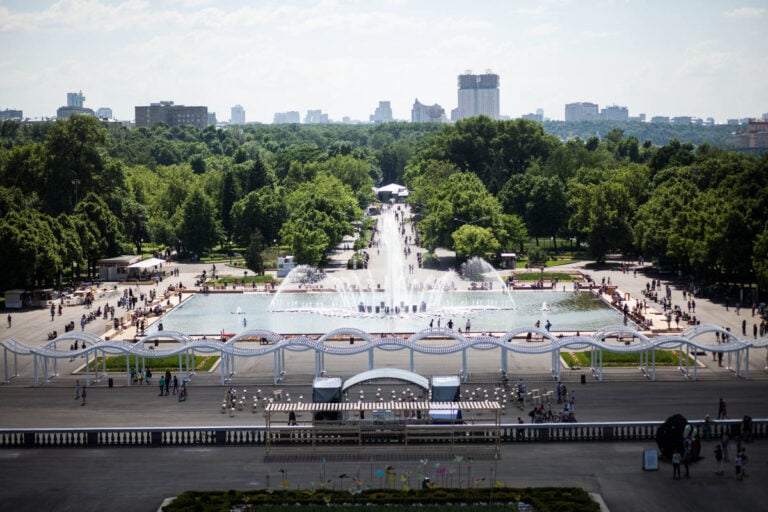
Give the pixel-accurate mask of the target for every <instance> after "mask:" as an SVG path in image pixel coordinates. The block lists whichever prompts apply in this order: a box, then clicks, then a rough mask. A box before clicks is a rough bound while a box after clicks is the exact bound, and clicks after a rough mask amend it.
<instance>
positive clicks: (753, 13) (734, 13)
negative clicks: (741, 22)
mask: <svg viewBox="0 0 768 512" xmlns="http://www.w3.org/2000/svg"><path fill="white" fill-rule="evenodd" d="M765 12H766V9H764V8H762V7H739V8H738V9H733V10H731V11H726V13H725V17H726V18H760V17H762V16H763V14H765Z"/></svg>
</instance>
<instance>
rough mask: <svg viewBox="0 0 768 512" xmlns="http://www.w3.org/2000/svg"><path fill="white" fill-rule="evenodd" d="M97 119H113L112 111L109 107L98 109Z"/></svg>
mask: <svg viewBox="0 0 768 512" xmlns="http://www.w3.org/2000/svg"><path fill="white" fill-rule="evenodd" d="M96 117H98V118H99V119H112V109H111V108H109V107H101V108H98V109H96Z"/></svg>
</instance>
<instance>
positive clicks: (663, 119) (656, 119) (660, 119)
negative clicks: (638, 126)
mask: <svg viewBox="0 0 768 512" xmlns="http://www.w3.org/2000/svg"><path fill="white" fill-rule="evenodd" d="M651 122H652V123H657V124H669V116H653V117H652V118H651Z"/></svg>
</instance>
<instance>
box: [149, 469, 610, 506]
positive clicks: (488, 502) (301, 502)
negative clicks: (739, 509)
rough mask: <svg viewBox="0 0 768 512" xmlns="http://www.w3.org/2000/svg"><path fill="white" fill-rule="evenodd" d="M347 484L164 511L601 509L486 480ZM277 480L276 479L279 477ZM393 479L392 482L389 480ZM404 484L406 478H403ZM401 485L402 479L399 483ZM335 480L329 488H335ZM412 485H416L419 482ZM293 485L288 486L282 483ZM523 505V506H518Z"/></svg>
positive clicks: (192, 499)
mask: <svg viewBox="0 0 768 512" xmlns="http://www.w3.org/2000/svg"><path fill="white" fill-rule="evenodd" d="M343 476H344V477H345V478H346V479H347V481H346V484H347V485H343V484H342V482H341V481H339V482H338V483H339V487H340V488H342V489H344V488H347V487H348V488H349V490H328V489H315V488H314V486H313V488H312V489H296V490H292V489H291V490H287V489H286V490H272V489H270V490H251V491H236V490H229V491H187V492H184V493H182V494H180V495H179V496H178V497H177V498H176V499H175V500H174V501H173V502H172V503H171V504H169V505H167V506H166V507H164V508H163V510H164V511H166V512H181V511H185V512H186V511H190V512H191V511H199V512H205V511H232V510H239V511H243V512H245V511H257V510H258V511H259V512H272V511H274V512H279V511H281V510H286V509H287V508H288V509H297V510H298V508H299V507H301V510H303V511H306V510H311V511H314V510H317V511H320V510H326V511H327V510H329V509H330V510H344V511H347V512H354V511H361V512H362V511H366V512H385V511H388V510H392V508H393V507H394V508H395V510H400V511H405V510H422V511H423V510H425V508H427V509H429V510H440V511H445V512H448V511H451V512H452V511H462V512H481V511H486V512H488V511H492V512H501V511H508V512H516V511H518V510H521V509H523V510H538V511H541V512H548V511H549V512H556V511H565V510H567V511H570V512H598V511H599V510H600V506H599V505H598V504H597V503H596V502H595V501H593V500H592V498H591V497H590V496H589V494H588V493H587V492H586V491H584V490H583V489H580V488H573V487H540V488H531V487H527V488H524V489H515V488H509V487H503V486H496V485H493V486H492V485H489V482H487V481H485V479H484V478H483V479H481V480H479V481H477V482H476V483H475V486H474V487H472V488H446V487H434V488H430V489H419V488H410V487H409V486H408V485H406V484H404V483H403V484H402V487H403V489H402V490H401V489H396V488H394V485H395V484H393V488H384V489H365V488H362V487H363V485H362V482H361V483H360V484H359V485H352V484H350V481H353V480H354V479H353V477H352V476H351V475H346V474H344V475H343ZM277 479H278V480H279V476H278V478H277ZM392 479H393V480H395V479H394V478H392ZM406 480H407V478H406ZM403 481H405V480H403ZM336 483H337V482H336V481H332V480H329V481H328V482H327V484H332V485H333V487H334V488H335V487H336V485H335V484H336ZM412 484H416V485H419V482H418V481H415V482H412ZM279 485H282V486H283V487H286V488H289V487H291V484H290V482H288V481H284V482H282V483H280V484H279ZM521 503H525V504H526V505H527V506H526V507H525V508H523V507H520V506H518V505H519V504H521Z"/></svg>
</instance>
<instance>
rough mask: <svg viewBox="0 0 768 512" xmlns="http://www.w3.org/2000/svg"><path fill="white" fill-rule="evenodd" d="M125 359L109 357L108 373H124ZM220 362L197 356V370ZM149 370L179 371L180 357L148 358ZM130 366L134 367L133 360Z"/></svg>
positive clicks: (208, 368)
mask: <svg viewBox="0 0 768 512" xmlns="http://www.w3.org/2000/svg"><path fill="white" fill-rule="evenodd" d="M125 357H126V356H109V357H107V371H109V372H124V371H125ZM218 360H219V356H195V363H194V364H195V370H197V371H201V372H207V371H209V370H210V369H211V368H213V366H214V365H215V364H216V362H217V361H218ZM98 363H99V370H101V368H102V364H103V363H102V358H101V357H100V358H98ZM94 364H95V363H94V362H93V361H91V363H90V366H89V368H90V370H91V371H94ZM145 364H146V366H147V368H150V369H151V370H154V371H165V370H170V371H174V370H178V369H179V356H169V357H160V358H157V359H150V358H147V359H146V360H145ZM130 366H133V358H131V361H130Z"/></svg>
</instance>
